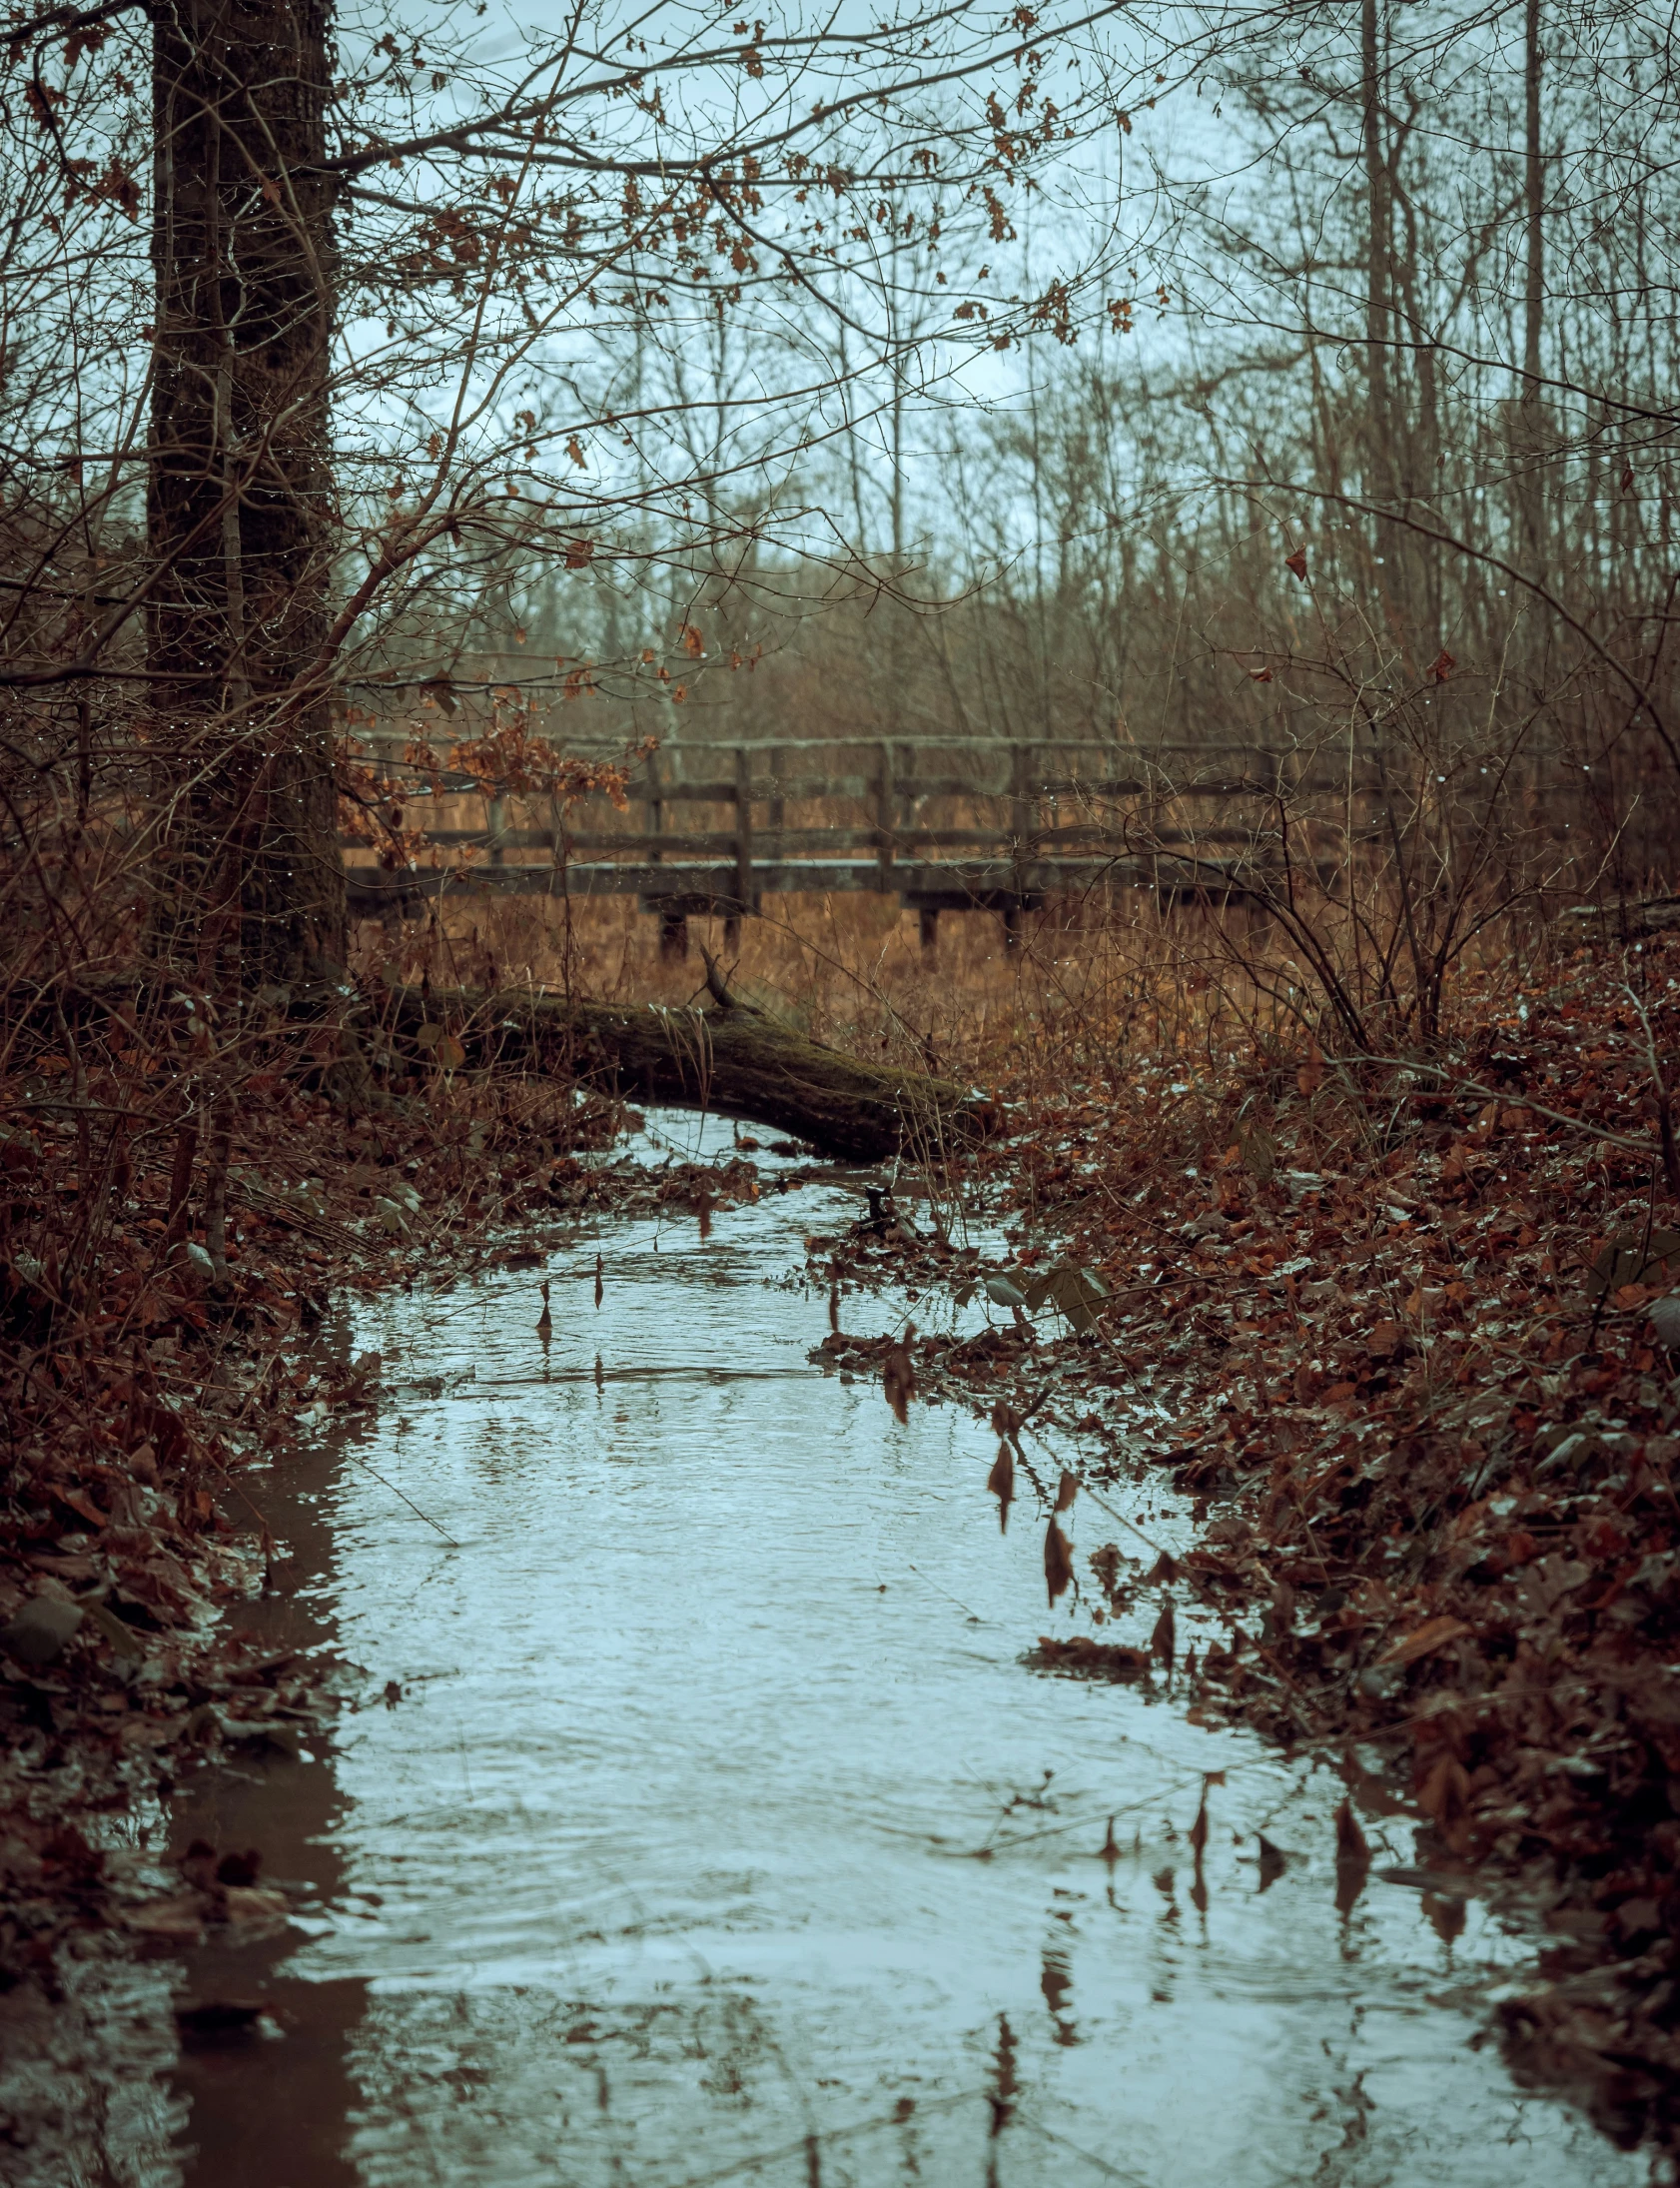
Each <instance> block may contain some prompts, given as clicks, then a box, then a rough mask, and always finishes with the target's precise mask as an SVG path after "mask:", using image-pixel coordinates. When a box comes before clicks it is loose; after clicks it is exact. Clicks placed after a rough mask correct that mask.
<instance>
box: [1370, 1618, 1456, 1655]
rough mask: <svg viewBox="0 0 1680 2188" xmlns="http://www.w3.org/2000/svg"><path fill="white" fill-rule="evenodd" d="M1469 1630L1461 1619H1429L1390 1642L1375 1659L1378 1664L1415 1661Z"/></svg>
mask: <svg viewBox="0 0 1680 2188" xmlns="http://www.w3.org/2000/svg"><path fill="white" fill-rule="evenodd" d="M1469 1631H1470V1629H1469V1628H1468V1627H1467V1626H1466V1625H1465V1624H1464V1622H1463V1620H1462V1619H1451V1618H1443V1619H1429V1620H1426V1621H1425V1622H1424V1624H1423V1625H1422V1626H1420V1627H1418V1628H1417V1629H1416V1630H1415V1631H1414V1632H1412V1633H1410V1634H1406V1635H1404V1636H1403V1637H1402V1638H1401V1639H1400V1640H1399V1641H1394V1642H1392V1643H1391V1644H1390V1645H1389V1646H1388V1647H1387V1648H1385V1649H1384V1650H1383V1651H1382V1653H1381V1655H1380V1656H1378V1657H1377V1659H1376V1660H1377V1662H1378V1663H1379V1664H1385V1663H1415V1662H1416V1661H1417V1660H1418V1658H1419V1657H1420V1656H1426V1655H1428V1654H1430V1653H1431V1651H1432V1650H1434V1649H1436V1648H1439V1647H1441V1646H1443V1645H1444V1644H1445V1643H1446V1642H1447V1641H1456V1640H1457V1639H1458V1637H1459V1635H1460V1634H1467V1633H1469Z"/></svg>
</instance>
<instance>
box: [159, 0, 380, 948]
mask: <svg viewBox="0 0 1680 2188" xmlns="http://www.w3.org/2000/svg"><path fill="white" fill-rule="evenodd" d="M154 23H155V29H154V42H153V104H154V123H155V144H156V153H155V176H154V207H155V210H154V230H153V264H154V270H155V274H156V282H157V325H156V357H155V365H154V375H155V377H154V393H153V405H152V433H151V446H150V452H149V454H150V463H149V471H148V491H147V529H148V540H149V546H150V549H151V553H152V556H153V559H154V564H155V568H156V571H157V577H156V581H155V584H154V588H153V592H152V595H151V601H150V608H149V620H148V630H147V644H148V664H149V666H150V667H151V669H152V670H153V671H154V672H155V674H156V673H159V672H161V680H159V681H157V682H155V683H154V685H153V689H154V691H155V693H156V694H157V710H158V714H159V717H160V718H159V724H158V739H157V741H158V743H159V745H160V746H161V747H162V749H163V750H164V751H165V752H166V754H167V760H166V764H167V765H168V766H169V768H170V770H171V774H172V777H173V779H172V782H171V784H170V790H171V794H172V798H173V808H172V824H171V826H170V827H169V829H168V830H167V835H166V841H167V846H168V848H167V853H166V865H165V870H164V872H163V874H162V875H161V876H160V883H161V887H160V895H161V898H162V902H161V907H160V909H161V914H162V917H161V922H160V924H161V925H162V927H163V929H164V931H165V933H166V934H167V935H168V936H169V938H170V940H171V942H172V943H173V945H174V947H175V951H176V954H177V955H178V956H179V955H181V954H188V955H193V956H196V957H197V958H198V959H199V961H200V962H199V969H200V971H201V973H204V972H206V971H207V968H206V967H205V966H204V964H203V959H204V957H205V955H206V953H207V951H211V952H214V954H216V955H217V956H218V957H219V958H220V960H221V968H220V969H221V972H222V973H223V974H225V973H226V970H227V968H228V965H229V962H230V960H236V961H237V965H238V969H239V974H240V977H241V978H242V979H243V981H244V983H245V984H246V985H248V986H255V985H258V984H260V983H262V982H263V981H265V980H270V981H278V982H281V983H288V982H292V981H295V980H298V979H301V978H307V977H309V976H310V975H311V974H312V973H314V972H316V971H318V970H319V969H320V968H321V966H322V963H323V961H324V960H325V961H327V962H329V963H335V962H340V961H342V959H343V957H344V952H345V887H344V874H343V865H342V861H341V858H340V854H339V849H338V843H337V827H336V819H337V814H336V804H337V799H336V792H335V788H334V781H333V754H332V732H331V723H330V719H329V711H328V697H327V692H326V689H325V687H315V688H312V687H311V686H310V684H309V682H308V680H307V679H306V678H305V677H304V674H303V671H304V670H305V669H306V667H307V666H308V664H310V663H312V662H314V661H315V660H316V659H317V658H318V657H319V654H320V652H321V647H322V641H323V638H324V636H325V633H326V630H327V624H328V581H329V574H330V570H329V564H330V546H331V515H332V482H331V471H330V451H329V417H328V367H329V343H330V337H331V331H332V320H333V304H334V298H333V289H334V262H333V251H332V237H331V228H330V215H331V186H330V184H329V182H328V180H327V178H326V177H325V175H324V173H323V164H322V163H323V161H324V159H325V155H326V122H325V110H326V98H327V88H328V78H329V16H328V0H165V4H164V5H161V6H160V7H158V8H157V9H156V11H155V13H154Z"/></svg>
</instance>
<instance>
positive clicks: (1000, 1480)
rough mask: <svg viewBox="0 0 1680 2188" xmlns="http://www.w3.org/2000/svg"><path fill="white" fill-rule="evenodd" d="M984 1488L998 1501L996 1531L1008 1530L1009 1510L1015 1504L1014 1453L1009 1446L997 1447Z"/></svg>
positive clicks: (1005, 1531)
mask: <svg viewBox="0 0 1680 2188" xmlns="http://www.w3.org/2000/svg"><path fill="white" fill-rule="evenodd" d="M986 1487H987V1488H988V1489H989V1490H990V1491H991V1493H992V1495H993V1496H994V1497H995V1498H996V1499H997V1500H998V1529H999V1532H1000V1533H1007V1532H1008V1530H1009V1508H1010V1506H1011V1505H1012V1504H1014V1502H1015V1452H1014V1449H1013V1447H1012V1446H1011V1445H1009V1444H1008V1443H1002V1444H1000V1445H999V1446H998V1456H997V1457H996V1458H995V1459H994V1460H993V1461H992V1471H991V1473H990V1474H989V1475H987V1477H986Z"/></svg>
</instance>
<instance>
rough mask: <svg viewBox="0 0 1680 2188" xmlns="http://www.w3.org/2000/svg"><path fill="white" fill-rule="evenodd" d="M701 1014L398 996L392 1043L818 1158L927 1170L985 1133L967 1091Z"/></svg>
mask: <svg viewBox="0 0 1680 2188" xmlns="http://www.w3.org/2000/svg"><path fill="white" fill-rule="evenodd" d="M713 995H714V1002H713V1005H712V1007H710V1008H706V1009H694V1008H670V1007H667V1006H664V1005H661V1004H657V1003H590V1002H581V1001H577V1000H569V1001H568V1000H567V999H566V998H565V997H564V996H560V995H539V994H532V993H530V992H529V991H528V990H524V989H517V988H514V989H504V990H500V991H497V992H494V993H489V994H486V993H482V992H474V991H472V990H469V989H457V990H446V989H437V988H432V989H431V990H429V992H426V991H423V990H421V989H420V988H402V989H399V990H397V991H395V994H394V997H393V1001H394V1002H395V1004H396V1006H397V1013H398V1017H397V1031H398V1033H399V1037H400V1038H402V1037H405V1036H406V1037H407V1038H408V1039H410V1040H412V1039H413V1038H414V1037H415V1036H416V1035H417V1034H418V1033H419V1031H420V1026H421V1025H422V1024H431V1025H435V1026H438V1027H440V1028H442V1029H444V1030H445V1031H446V1032H448V1033H449V1034H451V1035H452V1036H453V1037H454V1038H455V1039H456V1040H458V1041H459V1042H460V1043H461V1046H462V1048H463V1049H464V1051H465V1057H466V1062H467V1063H468V1064H469V1065H472V1064H478V1065H485V1064H491V1063H508V1064H511V1063H519V1064H523V1065H526V1066H529V1065H535V1066H537V1067H538V1068H541V1069H550V1070H556V1071H564V1072H566V1073H568V1074H571V1075H574V1076H581V1077H584V1078H588V1079H591V1080H594V1081H595V1082H597V1083H600V1084H603V1085H607V1086H611V1087H613V1088H615V1089H616V1090H618V1091H619V1092H621V1093H624V1094H628V1095H630V1096H632V1097H633V1098H634V1099H636V1100H638V1101H646V1102H669V1103H672V1104H674V1105H675V1106H677V1107H679V1108H684V1109H712V1110H716V1111H717V1112H718V1113H719V1115H721V1116H725V1117H743V1118H747V1119H749V1120H751V1121H752V1122H754V1123H757V1124H764V1125H770V1126H773V1127H774V1128H775V1129H776V1130H777V1131H780V1132H785V1133H787V1134H788V1135H789V1136H790V1137H791V1138H794V1139H798V1140H804V1141H806V1142H807V1143H808V1144H809V1145H810V1146H812V1147H815V1148H818V1149H820V1150H821V1151H822V1152H823V1153H824V1154H827V1155H838V1156H844V1157H849V1158H851V1159H853V1160H856V1161H861V1162H878V1161H880V1160H881V1159H882V1158H883V1157H886V1156H889V1155H894V1154H897V1153H899V1152H901V1151H902V1152H904V1153H906V1154H914V1155H917V1156H921V1157H923V1158H931V1159H934V1160H938V1159H940V1158H941V1157H943V1156H945V1155H949V1154H952V1153H955V1152H956V1151H957V1150H958V1149H959V1148H960V1147H962V1146H965V1145H970V1144H972V1143H973V1142H974V1141H975V1140H977V1139H979V1138H981V1137H982V1136H984V1134H985V1133H986V1132H988V1131H989V1130H990V1129H991V1128H992V1126H993V1124H994V1121H995V1111H994V1110H993V1107H992V1105H991V1104H990V1103H988V1102H987V1101H986V1100H985V1098H984V1097H983V1096H982V1095H979V1094H977V1093H975V1092H974V1090H973V1089H972V1088H969V1087H964V1086H958V1085H956V1084H955V1083H954V1082H953V1081H951V1080H949V1079H939V1078H934V1077H932V1076H931V1075H929V1074H927V1073H924V1072H916V1071H894V1070H891V1069H889V1068H888V1067H887V1066H885V1065H882V1064H869V1063H860V1062H859V1061H858V1059H857V1058H856V1057H854V1056H846V1055H842V1054H841V1053H840V1051H839V1050H838V1049H832V1048H825V1047H823V1046H822V1045H821V1043H820V1042H817V1041H811V1040H807V1039H806V1038H805V1036H804V1035H803V1034H801V1033H797V1032H795V1031H794V1030H793V1028H792V1027H790V1026H787V1025H784V1024H782V1023H781V1022H780V1021H779V1020H777V1019H775V1018H771V1017H768V1016H767V1015H766V1014H765V1013H764V1012H762V1011H759V1010H755V1009H753V1008H752V1007H751V1006H750V1005H748V1004H745V1003H741V1002H738V1001H736V1000H735V999H734V998H733V997H731V996H729V995H728V991H727V989H726V988H724V987H723V983H722V982H721V980H717V981H715V984H714V987H713Z"/></svg>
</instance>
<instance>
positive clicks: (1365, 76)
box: [1359, 0, 1394, 543]
mask: <svg viewBox="0 0 1680 2188" xmlns="http://www.w3.org/2000/svg"><path fill="white" fill-rule="evenodd" d="M1381 30H1382V23H1381V14H1380V0H1360V6H1359V77H1360V85H1359V89H1360V106H1361V110H1362V111H1361V131H1362V135H1363V139H1364V147H1363V149H1364V165H1365V216H1366V228H1367V233H1366V239H1365V240H1366V252H1367V256H1366V263H1365V390H1366V403H1367V406H1368V408H1367V412H1366V417H1365V492H1366V495H1367V496H1368V497H1369V499H1370V500H1371V501H1373V502H1376V503H1379V504H1386V503H1387V502H1388V500H1389V499H1390V497H1391V494H1392V491H1393V477H1394V474H1393V439H1392V434H1393V420H1392V418H1391V417H1390V415H1389V412H1390V406H1389V382H1390V374H1389V357H1388V350H1389V344H1390V342H1391V340H1392V336H1393V312H1392V282H1391V273H1392V267H1391V263H1390V260H1391V253H1392V250H1393V208H1392V205H1391V203H1390V198H1389V188H1388V156H1387V148H1386V145H1385V143H1384V132H1383V126H1382V122H1383V113H1382V106H1383V100H1382V88H1383V87H1382V50H1381V48H1382V40H1381ZM1390 530H1391V528H1390V527H1389V526H1387V525H1382V524H1379V525H1378V527H1377V539H1378V541H1379V542H1380V543H1386V541H1387V539H1388V536H1389V533H1390Z"/></svg>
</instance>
